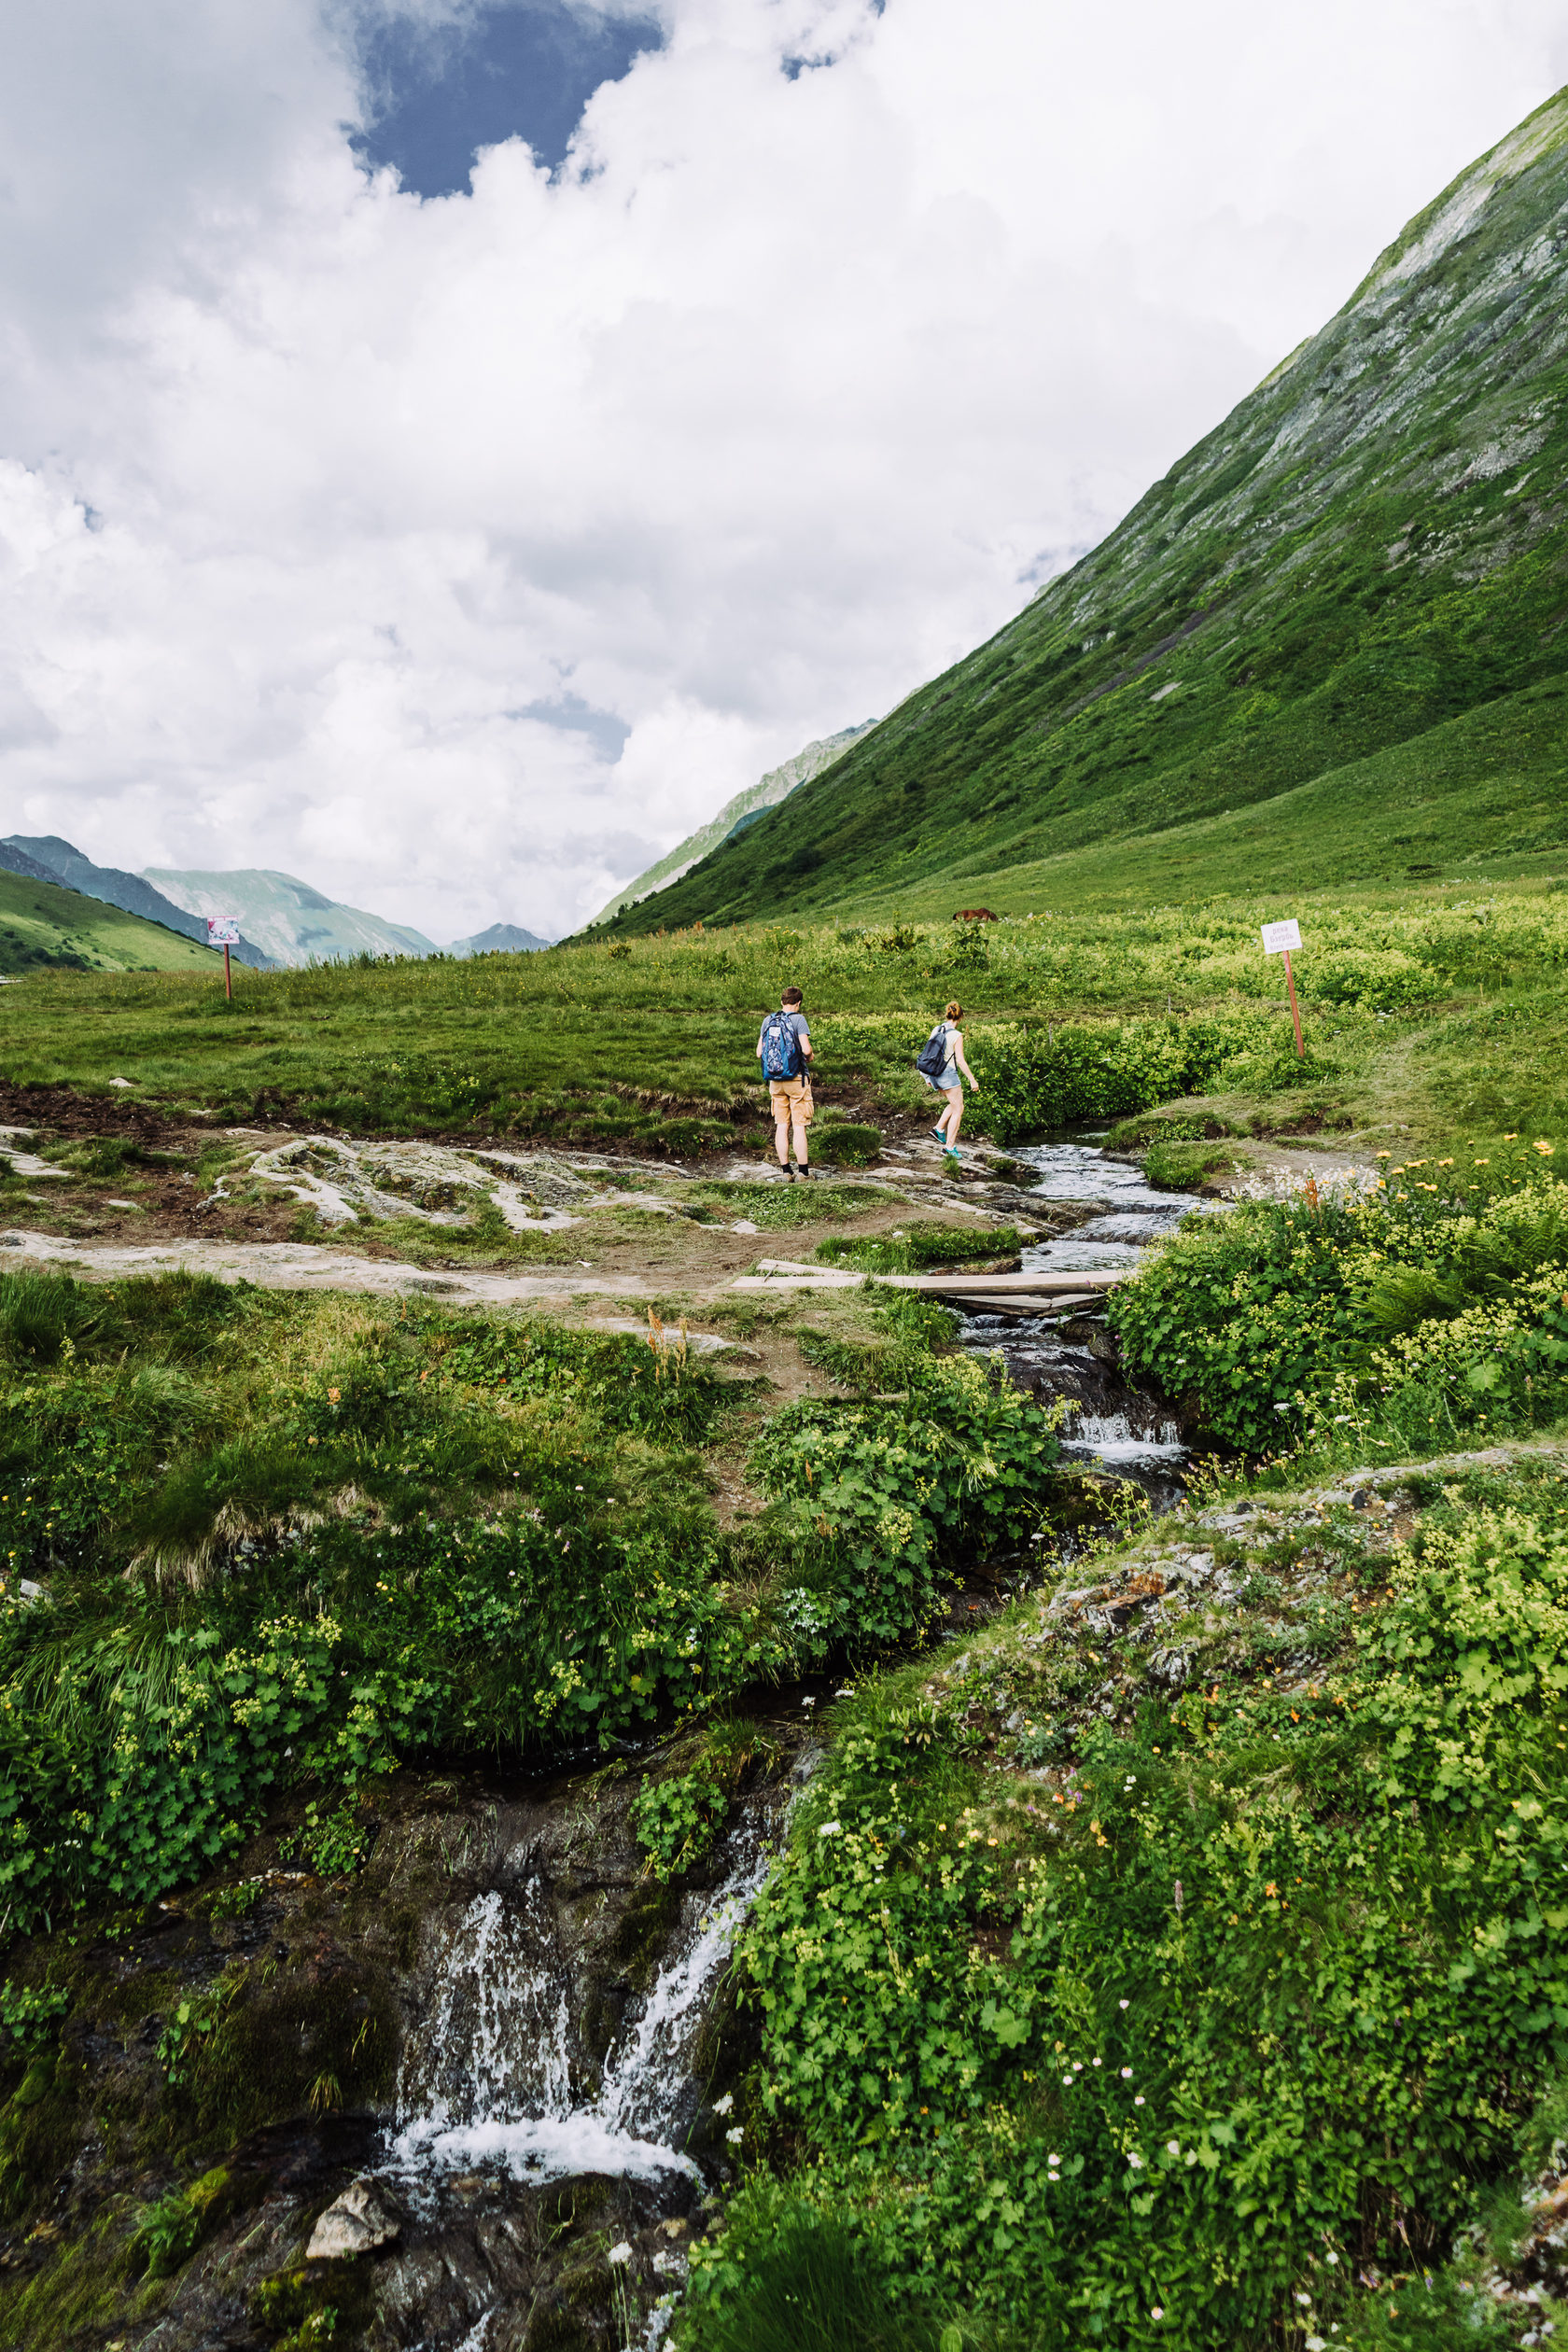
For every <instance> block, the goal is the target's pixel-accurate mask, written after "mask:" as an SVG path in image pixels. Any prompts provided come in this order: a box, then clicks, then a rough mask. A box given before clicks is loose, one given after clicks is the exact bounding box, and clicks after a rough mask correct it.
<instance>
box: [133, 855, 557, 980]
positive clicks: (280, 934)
mask: <svg viewBox="0 0 1568 2352" xmlns="http://www.w3.org/2000/svg"><path fill="white" fill-rule="evenodd" d="M149 885H159V886H161V889H163V890H166V891H167V892H168V893H169V896H170V898H171V899H174V900H176V901H177V902H179V903H180V904H181V905H184V906H188V907H189V909H190V910H191V913H190V916H189V917H188V918H187V919H188V920H195V919H196V917H202V918H203V919H202V921H201V924H200V930H201V934H202V937H203V939H204V938H205V937H206V923H205V919H204V918H205V917H207V916H209V915H233V916H237V917H238V918H239V921H240V924H241V926H242V928H243V930H244V931H245V932H246V933H247V934H248V935H249V936H251V937H253V938H255V939H258V940H259V941H260V942H261V944H262V946H263V947H264V949H265V951H266V954H267V956H268V958H269V959H270V960H271V961H272V962H273V964H274V965H284V966H288V967H292V968H295V969H298V968H299V967H300V966H301V965H304V964H312V963H341V962H343V961H344V960H345V959H347V958H349V957H351V956H365V955H370V956H419V957H425V956H435V955H441V954H446V955H449V956H460V957H468V956H483V955H496V954H517V953H521V952H523V951H525V950H533V949H537V948H540V947H548V946H549V945H550V942H549V940H547V939H541V938H539V935H538V934H537V932H534V931H523V930H520V929H519V927H518V926H517V925H516V924H515V923H492V924H491V925H490V928H489V929H488V931H476V932H475V933H474V934H473V935H472V937H471V938H469V939H455V940H454V941H453V942H452V945H450V946H449V947H447V948H445V949H441V948H439V947H438V946H437V945H436V944H435V942H434V940H431V939H427V938H426V936H425V934H424V932H423V931H415V930H414V929H413V926H412V925H411V924H408V923H393V922H388V921H387V919H386V917H385V916H382V915H372V914H370V913H369V912H368V911H367V910H366V909H365V908H364V907H361V906H347V905H345V904H343V902H342V901H341V900H339V899H329V897H328V896H327V895H326V893H325V892H324V891H322V890H318V889H315V888H314V886H313V885H312V884H311V883H309V882H301V880H300V878H299V876H298V875H293V874H280V873H278V872H276V871H275V870H274V869H273V868H271V867H267V866H237V867H234V868H233V869H231V870H224V871H216V872H215V871H188V870H186V869H184V868H180V867H175V866H148V867H147V869H146V872H145V875H143V877H142V887H143V888H144V889H146V888H147V887H148V886H149ZM151 895H153V896H157V895H158V891H157V890H156V889H155V890H153V891H152V892H151Z"/></svg>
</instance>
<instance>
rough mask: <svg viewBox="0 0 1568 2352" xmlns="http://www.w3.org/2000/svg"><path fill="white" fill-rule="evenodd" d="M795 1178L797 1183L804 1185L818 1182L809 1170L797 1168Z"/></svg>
mask: <svg viewBox="0 0 1568 2352" xmlns="http://www.w3.org/2000/svg"><path fill="white" fill-rule="evenodd" d="M795 1177H796V1180H797V1182H798V1183H803V1184H810V1183H815V1182H816V1179H815V1178H814V1177H813V1175H812V1173H811V1170H810V1169H809V1168H797V1169H796V1170H795Z"/></svg>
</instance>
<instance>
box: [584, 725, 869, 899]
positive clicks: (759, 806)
mask: <svg viewBox="0 0 1568 2352" xmlns="http://www.w3.org/2000/svg"><path fill="white" fill-rule="evenodd" d="M875 724H876V721H875V719H868V720H866V721H864V722H863V723H862V724H861V726H858V727H843V728H841V729H840V730H839V732H838V734H837V735H822V736H820V737H819V739H818V741H817V742H815V743H808V744H807V745H806V747H805V750H804V751H797V752H796V753H795V756H794V758H793V759H792V760H786V761H785V762H784V763H783V765H782V766H781V767H776V768H769V770H768V772H767V774H766V775H765V776H763V777H759V778H758V780H757V782H756V783H755V784H749V785H748V786H747V787H746V790H745V791H743V792H737V793H736V794H735V798H734V799H733V800H727V801H726V802H725V803H724V805H723V807H722V808H721V810H720V811H719V814H718V816H717V817H715V818H714V819H713V820H712V822H711V823H710V824H707V825H699V826H698V828H697V830H696V832H695V833H688V834H687V836H686V838H685V840H684V841H679V842H677V844H676V846H675V847H674V848H673V849H672V850H671V851H670V852H669V854H668V856H667V857H663V858H661V859H660V860H659V861H658V862H657V863H656V864H654V865H651V866H650V867H649V869H648V871H647V873H646V874H639V875H637V880H636V881H635V882H628V883H627V885H626V887H625V889H623V890H619V891H617V893H616V895H615V896H614V898H612V899H611V900H610V901H609V904H608V905H607V906H601V907H600V909H599V911H598V913H597V914H596V915H595V917H594V922H595V925H596V924H599V923H607V922H609V918H610V917H611V916H612V915H617V914H619V913H620V911H621V909H622V908H623V906H635V905H637V903H638V902H639V900H642V899H645V898H651V897H652V896H653V894H654V893H655V891H658V890H664V889H667V888H668V886H669V885H670V884H671V883H672V882H679V879H680V877H681V875H684V874H689V873H690V872H691V870H692V868H693V866H694V865H695V864H696V862H697V861H698V859H699V858H706V857H707V854H708V851H709V850H710V849H717V848H718V847H719V845H720V843H721V842H723V841H727V840H728V839H729V837H730V835H731V834H732V833H739V832H741V831H743V830H744V829H745V828H746V827H748V826H749V825H751V824H754V823H755V822H756V820H757V819H758V818H759V817H760V816H761V815H762V813H763V810H764V809H766V808H777V805H778V804H779V802H780V801H784V800H788V799H789V797H790V794H791V792H794V791H799V789H800V787H801V786H802V785H803V784H809V783H810V782H811V779H812V777H816V776H820V775H821V774H822V772H823V770H824V769H825V768H830V767H832V765H833V762H834V761H835V760H841V759H842V758H843V757H844V754H845V752H846V751H847V750H848V749H849V746H850V745H851V744H852V743H858V742H859V741H860V739H861V735H869V734H870V733H871V730H872V728H873V727H874V726H875Z"/></svg>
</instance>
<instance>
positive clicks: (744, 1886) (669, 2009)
mask: <svg viewBox="0 0 1568 2352" xmlns="http://www.w3.org/2000/svg"><path fill="white" fill-rule="evenodd" d="M772 1858H773V1857H772V1855H771V1854H770V1853H769V1852H768V1849H767V1847H766V1846H765V1845H764V1844H763V1839H762V1835H761V1832H760V1831H759V1830H757V1829H756V1828H754V1827H753V1828H752V1829H751V1830H750V1831H749V1835H748V1836H747V1838H746V1839H745V1840H744V1841H743V1845H742V1850H741V1853H740V1854H739V1855H738V1856H737V1858H736V1861H735V1866H734V1868H733V1869H731V1872H730V1875H729V1877H728V1878H727V1879H726V1880H725V1882H724V1883H723V1886H722V1887H721V1889H720V1891H719V1893H718V1894H717V1895H716V1896H715V1897H713V1899H712V1901H711V1903H710V1904H709V1905H708V1906H707V1909H706V1911H704V1913H703V1915H702V1917H701V1919H700V1920H699V1921H698V1923H697V1936H696V1940H695V1942H694V1943H693V1944H692V1945H691V1947H690V1948H689V1950H687V1951H686V1952H685V1953H683V1954H682V1955H681V1956H680V1957H679V1958H678V1959H675V1960H666V1962H665V1966H664V1967H662V1968H661V1969H660V1971H659V1974H658V1978H657V1981H655V1983H654V1986H653V1989H652V1991H651V1993H650V1995H649V1996H648V1999H647V2001H646V2003H645V2004H644V2006H643V2010H642V2014H641V2016H640V2017H638V2018H637V2021H636V2023H635V2026H634V2028H633V2031H632V2033H631V2035H630V2037H629V2038H628V2039H627V2040H626V2042H625V2043H624V2044H623V2047H622V2048H621V2049H619V2050H616V2051H611V2052H610V2056H609V2064H608V2065H606V2067H605V2074H604V2085H603V2088H602V2089H601V2091H600V2093H599V2100H598V2106H599V2112H600V2113H601V2114H603V2115H604V2116H605V2117H606V2118H607V2119H608V2120H609V2122H611V2123H612V2124H613V2125H614V2127H615V2128H616V2129H617V2130H620V2131H627V2130H630V2129H631V2128H633V2127H634V2126H636V2127H637V2128H639V2129H641V2130H643V2131H661V2130H662V2131H669V2130H671V2129H673V2127H674V2125H675V2123H676V2121H678V2120H679V2115H680V2109H681V2107H682V2106H683V2105H684V2104H685V2103H686V2093H687V2091H688V2086H689V2084H690V2080H691V2076H690V2060H691V2055H692V2045H693V2042H694V2041H695V2039H696V2037H697V2033H698V2030H699V2028H700V2027H701V2024H702V2019H703V2010H704V2008H705V2006H706V2004H707V1997H708V1995H709V1994H710V1993H711V1992H712V1990H713V1985H714V1981H715V1980H716V1978H717V1977H718V1974H719V1971H720V1969H721V1967H722V1966H723V1963H724V1961H725V1960H726V1959H727V1958H728V1956H729V1953H730V1948H731V1946H732V1945H733V1944H734V1942H735V1937H736V1936H737V1935H738V1933H739V1932H740V1926H741V1923H742V1921H743V1920H744V1919H745V1917H746V1914H747V1912H748V1911H749V1910H750V1908H751V1899H752V1897H753V1896H754V1895H755V1894H756V1892H757V1889H758V1888H759V1887H760V1886H761V1885H762V1883H763V1879H764V1878H765V1877H766V1876H767V1871H768V1864H769V1863H770V1861H771V1860H772Z"/></svg>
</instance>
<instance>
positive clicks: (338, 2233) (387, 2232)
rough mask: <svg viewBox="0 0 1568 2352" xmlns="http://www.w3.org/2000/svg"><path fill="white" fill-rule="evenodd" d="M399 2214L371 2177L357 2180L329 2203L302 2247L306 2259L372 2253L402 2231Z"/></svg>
mask: <svg viewBox="0 0 1568 2352" xmlns="http://www.w3.org/2000/svg"><path fill="white" fill-rule="evenodd" d="M402 2227H403V2221H402V2216H401V2215H400V2214H399V2213H398V2212H396V2211H395V2210H394V2208H393V2207H392V2205H390V2204H389V2203H388V2201H387V2199H386V2196H385V2192H384V2191H382V2190H381V2189H380V2188H379V2187H378V2186H377V2184H376V2183H375V2182H374V2181H371V2180H356V2181H354V2182H353V2183H352V2184H351V2186H350V2187H348V2188H347V2189H345V2190H344V2191H343V2195H342V2196H341V2197H339V2198H338V2200H337V2202H336V2203H335V2204H334V2205H329V2206H328V2208H327V2210H326V2212H325V2213H324V2214H323V2215H322V2217H321V2219H320V2220H319V2221H318V2222H317V2223H316V2225H315V2229H314V2230H313V2231H312V2232H311V2241H310V2244H309V2245H308V2246H307V2247H306V2248H305V2260H306V2261H307V2262H332V2261H338V2260H339V2259H340V2257H342V2256H343V2255H353V2254H371V2253H373V2252H374V2250H375V2248H376V2247H378V2246H391V2245H392V2244H394V2243H395V2241H396V2240H397V2239H398V2238H399V2236H400V2235H401V2234H402Z"/></svg>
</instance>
